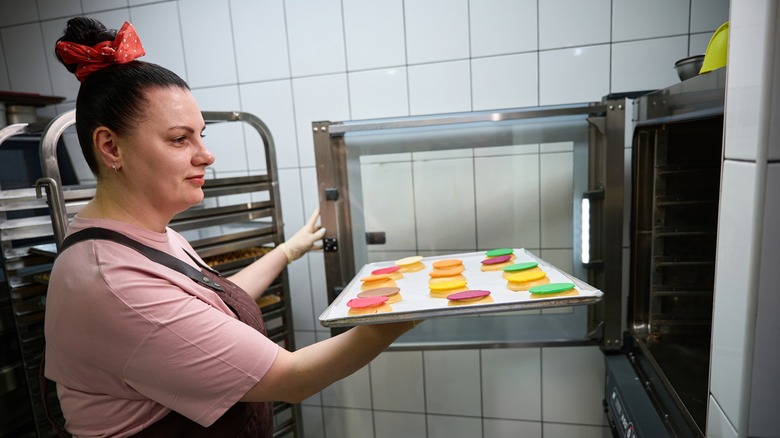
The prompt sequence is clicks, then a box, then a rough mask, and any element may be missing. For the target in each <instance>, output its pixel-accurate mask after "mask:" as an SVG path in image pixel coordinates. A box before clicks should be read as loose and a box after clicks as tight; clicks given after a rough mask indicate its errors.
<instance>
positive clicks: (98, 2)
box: [81, 0, 127, 14]
mask: <svg viewBox="0 0 780 438" xmlns="http://www.w3.org/2000/svg"><path fill="white" fill-rule="evenodd" d="M81 6H82V7H83V8H84V13H85V14H92V13H94V12H101V11H108V10H111V9H119V8H124V7H127V0H81Z"/></svg>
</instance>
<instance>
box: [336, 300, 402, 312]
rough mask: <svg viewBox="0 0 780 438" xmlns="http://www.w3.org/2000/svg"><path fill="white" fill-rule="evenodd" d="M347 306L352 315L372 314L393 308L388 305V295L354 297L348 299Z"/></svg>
mask: <svg viewBox="0 0 780 438" xmlns="http://www.w3.org/2000/svg"><path fill="white" fill-rule="evenodd" d="M347 307H349V311H348V312H347V313H349V314H350V315H371V314H374V313H383V312H390V311H392V310H393V308H392V307H390V306H388V305H387V297H366V298H352V299H351V300H349V301H347Z"/></svg>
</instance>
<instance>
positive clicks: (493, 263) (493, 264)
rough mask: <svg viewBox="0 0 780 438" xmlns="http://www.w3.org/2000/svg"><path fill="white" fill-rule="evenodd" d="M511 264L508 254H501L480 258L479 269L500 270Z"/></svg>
mask: <svg viewBox="0 0 780 438" xmlns="http://www.w3.org/2000/svg"><path fill="white" fill-rule="evenodd" d="M511 264H512V257H511V256H509V255H502V256H497V257H491V258H489V259H485V260H482V267H481V268H480V269H482V270H483V271H500V270H502V269H504V268H505V267H507V266H509V265H511Z"/></svg>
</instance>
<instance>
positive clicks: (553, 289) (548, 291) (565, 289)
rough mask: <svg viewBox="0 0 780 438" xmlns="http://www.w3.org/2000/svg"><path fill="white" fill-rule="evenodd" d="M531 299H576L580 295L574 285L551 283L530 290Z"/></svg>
mask: <svg viewBox="0 0 780 438" xmlns="http://www.w3.org/2000/svg"><path fill="white" fill-rule="evenodd" d="M528 292H530V293H531V298H553V297H555V298H558V297H574V296H577V295H579V294H580V293H579V292H578V291H577V289H575V288H574V283H550V284H544V285H540V286H534V287H532V288H530V289H528Z"/></svg>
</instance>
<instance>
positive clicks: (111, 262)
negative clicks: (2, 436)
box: [45, 217, 280, 437]
mask: <svg viewBox="0 0 780 438" xmlns="http://www.w3.org/2000/svg"><path fill="white" fill-rule="evenodd" d="M88 227H102V228H108V229H111V230H115V231H118V232H120V233H123V234H125V235H127V236H129V237H131V238H133V239H135V240H137V241H139V242H141V243H143V244H144V245H147V246H150V247H152V248H155V249H158V250H161V251H164V252H167V253H168V254H171V255H173V256H175V257H177V258H179V259H180V260H182V261H184V262H186V263H189V264H191V265H192V266H193V267H196V268H198V266H197V265H196V264H195V263H194V262H193V261H192V260H191V259H190V258H189V257H188V256H187V255H186V253H185V252H184V249H186V250H187V251H188V252H189V253H190V254H193V255H195V251H194V250H193V249H192V247H191V246H190V245H189V244H188V243H187V242H186V240H185V239H184V238H183V237H182V236H181V235H180V234H178V233H176V232H175V231H173V230H171V229H167V230H166V232H165V233H155V232H152V231H149V230H145V229H142V228H139V227H136V226H133V225H129V224H126V223H122V222H117V221H111V220H105V219H83V218H79V217H76V218H75V219H74V220H73V222H72V223H71V224H70V228H69V230H68V232H69V233H73V232H76V231H79V230H82V229H84V228H88ZM198 269H199V268H198ZM45 334H46V370H45V373H46V377H48V378H49V379H51V380H54V381H55V382H57V393H58V395H59V399H60V404H61V405H62V410H63V413H64V414H65V418H66V428H67V429H68V431H69V432H70V433H72V434H74V435H76V436H90V437H91V436H128V435H132V434H134V433H137V432H139V431H140V430H141V429H143V428H144V427H147V426H149V425H150V424H152V423H154V422H155V421H157V420H159V419H160V418H162V417H164V416H165V415H166V414H167V413H168V412H170V410H175V411H177V412H179V413H180V414H182V415H184V416H186V417H187V418H190V419H191V420H193V421H195V422H197V423H199V424H201V425H203V426H209V425H211V424H212V423H213V422H214V421H216V420H217V419H218V418H219V417H220V416H221V415H222V414H223V413H224V412H225V411H227V410H228V409H229V408H230V407H231V406H233V405H234V404H235V403H236V402H237V401H238V400H239V399H240V398H241V397H242V396H243V395H244V394H246V392H247V391H248V390H249V389H250V388H252V387H253V386H254V385H255V384H256V383H257V382H258V381H259V380H260V379H261V378H262V377H263V376H264V375H265V373H266V372H267V371H268V369H269V368H270V367H271V365H272V364H273V361H274V359H275V358H276V354H277V352H278V349H279V348H280V347H279V346H278V345H276V344H275V343H274V342H272V341H271V340H269V339H268V338H266V337H265V336H263V335H261V334H260V333H259V332H257V331H256V330H254V329H253V328H252V327H250V326H248V325H246V324H244V323H242V322H240V321H239V320H237V319H236V318H235V315H234V314H233V312H232V311H231V310H230V309H229V308H228V307H227V306H226V305H225V304H224V303H223V302H222V300H221V299H220V298H219V296H218V295H217V294H216V293H215V292H213V291H212V290H211V289H208V288H205V287H202V286H200V285H198V284H197V283H195V282H194V281H192V280H191V279H190V278H188V277H186V276H185V275H183V274H180V273H178V272H176V271H174V270H172V269H169V268H166V267H164V266H162V265H160V264H157V263H155V262H153V261H151V260H149V259H148V258H146V257H145V256H143V255H141V254H139V253H138V252H136V251H135V250H133V249H131V248H128V247H126V246H124V245H121V244H118V243H115V242H111V241H107V240H92V241H84V242H80V243H77V244H76V245H73V246H72V247H70V248H68V250H67V251H65V252H63V253H62V255H61V256H59V257H58V258H57V260H56V262H55V264H54V268H53V269H52V274H51V281H50V284H49V291H48V295H47V298H46V319H45Z"/></svg>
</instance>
